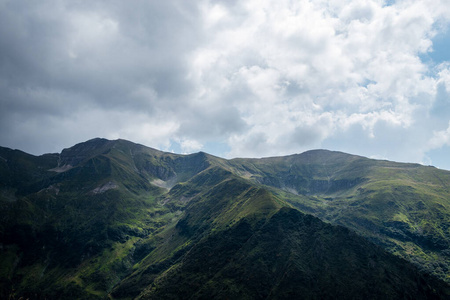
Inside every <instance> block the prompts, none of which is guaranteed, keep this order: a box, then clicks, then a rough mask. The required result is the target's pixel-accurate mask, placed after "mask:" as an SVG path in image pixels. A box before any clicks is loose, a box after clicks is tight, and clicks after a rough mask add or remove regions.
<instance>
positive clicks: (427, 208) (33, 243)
mask: <svg viewBox="0 0 450 300" xmlns="http://www.w3.org/2000/svg"><path fill="white" fill-rule="evenodd" d="M0 205H1V206H0V207H1V212H2V213H1V215H0V255H1V257H2V258H1V260H0V298H2V299H21V297H23V298H24V299H27V298H28V299H449V297H450V286H449V283H450V269H449V268H450V248H449V246H450V227H449V224H450V171H445V170H441V169H437V168H435V167H431V166H423V165H419V164H408V163H397V162H391V161H386V160H374V159H368V158H365V157H361V156H356V155H350V154H346V153H342V152H333V151H327V150H312V151H307V152H304V153H301V154H294V155H289V156H280V157H270V158H259V159H250V158H236V159H223V158H220V157H216V156H213V155H209V154H207V153H204V152H199V153H195V154H189V155H181V154H174V153H168V152H162V151H159V150H155V149H152V148H149V147H146V146H143V145H140V144H136V143H133V142H130V141H126V140H121V139H120V140H107V139H100V138H96V139H92V140H89V141H86V142H83V143H79V144H77V145H75V146H73V147H71V148H67V149H64V150H63V151H62V152H61V153H54V154H44V155H40V156H34V155H31V154H27V153H25V152H22V151H20V150H12V149H9V148H4V147H1V148H0Z"/></svg>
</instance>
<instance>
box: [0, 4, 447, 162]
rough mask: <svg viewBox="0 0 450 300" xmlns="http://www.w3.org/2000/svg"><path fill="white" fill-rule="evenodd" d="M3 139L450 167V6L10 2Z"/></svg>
mask: <svg viewBox="0 0 450 300" xmlns="http://www.w3.org/2000/svg"><path fill="white" fill-rule="evenodd" d="M1 7H2V9H0V43H1V44H2V51H1V53H0V128H1V129H0V141H1V144H2V146H5V147H8V148H15V149H20V150H21V151H25V152H27V153H30V154H33V155H40V154H44V153H52V152H53V153H54V152H56V151H61V149H64V148H65V147H70V146H71V145H74V144H76V143H77V142H79V141H86V140H88V139H90V138H91V137H92V136H102V137H105V138H107V139H118V138H120V139H125V140H129V141H133V142H136V143H140V144H143V145H148V147H152V148H155V149H161V151H165V152H174V153H193V152H199V151H202V152H206V153H210V154H212V155H215V156H219V157H223V158H231V157H254V158H257V157H273V156H285V155H290V154H292V153H302V152H305V151H307V150H310V149H330V150H331V151H340V152H344V153H357V154H356V155H360V156H364V157H368V158H372V159H383V160H389V161H397V162H404V163H419V164H422V165H433V166H436V167H438V168H441V169H445V170H450V159H449V158H450V52H449V51H448V49H449V48H450V5H449V4H448V2H447V1H445V0H442V1H433V2H430V3H428V2H422V1H419V2H417V1H383V0H371V1H359V0H358V1H356V0H354V1H345V0H344V1H341V2H333V3H328V2H327V1H322V0H307V1H301V2H296V1H291V0H282V1H277V2H273V1H249V2H246V3H240V2H239V1H238V2H212V1H208V0H202V1H199V2H196V3H194V4H193V3H187V2H185V1H180V0H169V1H165V2H163V3H160V2H158V3H147V2H145V1H136V2H133V4H132V5H130V3H122V2H120V1H110V2H107V3H103V2H99V1H90V2H89V3H73V2H71V1H54V0H44V1H39V2H35V1H6V2H4V3H3V4H2V5H1Z"/></svg>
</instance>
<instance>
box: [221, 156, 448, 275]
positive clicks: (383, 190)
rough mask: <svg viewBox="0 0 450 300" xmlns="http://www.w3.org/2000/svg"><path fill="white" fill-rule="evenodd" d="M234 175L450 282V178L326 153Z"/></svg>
mask: <svg viewBox="0 0 450 300" xmlns="http://www.w3.org/2000/svg"><path fill="white" fill-rule="evenodd" d="M230 165H231V168H233V169H234V170H236V172H237V173H239V174H240V175H241V176H243V177H246V178H250V179H251V180H253V181H254V182H257V183H260V184H263V185H266V186H270V187H272V188H274V189H273V191H274V193H276V194H277V195H278V196H279V197H281V198H284V199H286V200H287V201H289V202H290V203H292V204H293V205H294V206H296V207H297V208H299V209H300V210H301V211H304V212H307V213H311V214H313V215H315V216H318V217H320V218H321V219H322V220H325V221H328V222H331V223H333V224H340V225H344V226H346V227H348V228H351V229H353V230H355V231H357V232H359V233H361V234H362V235H364V236H366V237H368V238H370V239H371V240H373V241H375V242H376V243H378V244H380V245H382V246H383V247H385V248H386V249H388V250H389V251H390V252H392V253H395V254H398V255H400V256H402V257H404V258H406V259H408V260H410V261H412V262H415V263H417V264H418V265H420V266H421V267H422V268H424V269H426V270H428V271H430V272H432V273H434V274H437V275H439V276H440V277H441V278H443V279H446V280H450V277H449V276H450V273H449V267H450V263H449V262H450V256H449V255H450V252H449V246H450V228H449V224H450V172H449V171H444V170H439V169H437V168H434V167H427V166H422V165H418V164H404V163H395V162H389V161H380V160H372V159H367V158H364V157H359V156H354V155H348V154H344V153H340V152H331V151H325V150H316V151H309V152H305V153H303V154H299V155H292V156H287V157H275V158H266V159H235V160H231V161H230Z"/></svg>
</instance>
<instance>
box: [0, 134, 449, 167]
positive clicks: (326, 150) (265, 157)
mask: <svg viewBox="0 0 450 300" xmlns="http://www.w3.org/2000/svg"><path fill="white" fill-rule="evenodd" d="M94 140H107V141H109V142H115V141H125V142H128V143H132V144H135V145H139V146H143V147H146V148H150V149H153V150H156V151H160V152H163V153H168V154H175V155H186V156H188V155H194V154H198V153H205V154H208V155H212V156H215V157H218V158H220V159H225V160H233V159H267V158H277V157H286V156H292V155H302V154H304V153H307V152H314V151H325V152H336V153H342V154H345V155H350V156H359V157H363V158H367V159H371V160H377V161H389V162H394V163H401V164H417V165H420V166H422V167H432V168H437V169H440V170H444V171H449V172H450V170H447V169H443V168H439V167H438V166H433V165H424V164H421V163H415V162H407V161H406V162H403V161H394V160H388V159H382V158H372V157H367V156H364V155H360V154H356V153H349V152H343V151H339V150H332V149H325V148H316V149H309V150H305V151H303V152H297V153H290V154H286V155H275V156H262V157H230V158H228V157H223V156H218V155H215V154H212V153H209V152H206V151H202V150H200V151H197V152H191V153H178V152H169V151H164V150H161V149H158V148H154V147H150V146H147V145H145V144H141V143H136V142H133V141H130V140H127V139H122V138H118V139H107V138H102V137H95V138H91V139H89V140H86V141H83V142H78V143H75V144H73V145H72V146H70V147H65V148H62V149H61V150H60V151H59V152H46V153H41V154H33V153H28V152H26V151H23V150H22V149H17V148H9V147H4V146H2V145H0V147H4V148H9V149H11V150H13V151H16V150H17V151H22V152H24V153H26V154H30V155H33V156H36V157H37V156H42V155H48V154H61V153H62V151H64V150H66V149H70V148H72V147H74V146H76V145H79V144H84V143H87V142H90V141H94Z"/></svg>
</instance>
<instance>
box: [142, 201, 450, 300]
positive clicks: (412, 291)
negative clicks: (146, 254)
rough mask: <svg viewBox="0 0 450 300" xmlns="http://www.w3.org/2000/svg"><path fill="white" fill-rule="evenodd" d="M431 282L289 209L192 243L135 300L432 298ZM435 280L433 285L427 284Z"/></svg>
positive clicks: (439, 289) (444, 291)
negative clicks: (184, 252) (181, 255)
mask: <svg viewBox="0 0 450 300" xmlns="http://www.w3.org/2000/svg"><path fill="white" fill-rule="evenodd" d="M429 280H430V278H428V277H426V276H423V275H420V274H418V272H417V270H416V269H415V268H413V267H412V266H411V265H408V264H405V262H404V261H402V260H401V259H398V258H396V257H395V256H393V255H390V254H388V253H386V252H385V251H383V250H382V249H381V248H378V247H375V246H374V245H373V244H371V243H369V242H367V241H366V240H364V239H363V238H361V237H359V236H356V235H355V234H353V233H351V232H350V231H349V230H347V229H344V228H343V227H339V228H338V227H333V226H331V225H327V224H325V223H324V222H322V221H320V220H319V219H317V218H314V217H312V216H307V215H303V214H302V213H300V212H298V211H297V210H295V209H292V208H283V209H280V210H279V211H278V212H277V213H275V214H273V215H271V217H270V218H268V219H265V220H264V221H263V222H258V223H253V222H252V221H248V220H247V219H246V218H243V219H242V220H241V221H240V222H238V223H236V224H235V225H233V226H232V227H231V228H229V229H227V230H225V231H223V232H220V233H216V234H212V235H210V236H208V237H207V238H205V239H202V240H201V241H200V242H199V243H197V244H195V245H194V246H193V247H192V248H191V249H190V250H189V252H188V253H186V255H184V257H183V259H182V260H181V261H180V262H179V263H178V264H177V265H175V266H174V267H173V268H171V269H169V270H168V271H167V272H165V273H164V274H162V275H160V276H159V277H158V278H156V279H155V280H154V281H153V283H152V285H151V286H149V287H148V288H147V289H145V290H144V292H143V293H141V295H140V296H139V297H138V299H169V298H170V299H361V298H364V299H401V298H404V299H432V298H438V299H439V298H442V299H445V298H446V297H449V296H450V294H449V292H450V290H449V287H448V286H446V285H445V284H443V283H440V284H437V285H435V287H434V288H430V286H429V285H428V284H429V283H430V281H429ZM432 281H433V280H432Z"/></svg>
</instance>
